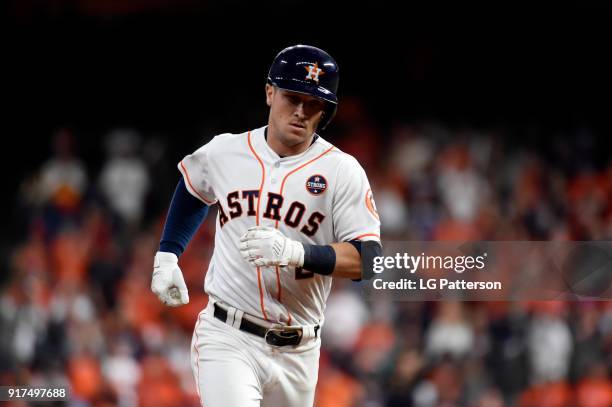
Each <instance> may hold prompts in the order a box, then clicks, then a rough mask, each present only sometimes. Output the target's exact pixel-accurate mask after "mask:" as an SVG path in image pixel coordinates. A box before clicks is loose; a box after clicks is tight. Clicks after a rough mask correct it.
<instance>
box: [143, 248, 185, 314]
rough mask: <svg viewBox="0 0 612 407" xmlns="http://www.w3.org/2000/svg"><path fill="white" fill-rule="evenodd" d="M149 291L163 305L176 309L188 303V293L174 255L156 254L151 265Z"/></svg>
mask: <svg viewBox="0 0 612 407" xmlns="http://www.w3.org/2000/svg"><path fill="white" fill-rule="evenodd" d="M151 291H153V293H154V294H155V295H157V298H159V300H160V301H161V302H163V303H164V304H166V305H168V306H170V307H178V306H181V305H184V304H187V303H188V302H189V293H188V292H187V286H186V285H185V280H184V279H183V273H182V272H181V269H180V268H179V266H178V257H176V255H175V254H174V253H167V252H157V253H156V254H155V261H154V263H153V279H152V281H151Z"/></svg>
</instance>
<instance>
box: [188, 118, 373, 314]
mask: <svg viewBox="0 0 612 407" xmlns="http://www.w3.org/2000/svg"><path fill="white" fill-rule="evenodd" d="M264 130H265V127H262V128H259V129H256V130H252V131H249V132H246V133H242V134H221V135H218V136H216V137H214V138H213V139H212V140H211V141H210V142H209V143H207V144H206V145H204V146H202V147H201V148H199V149H198V150H196V151H195V152H194V153H193V154H190V155H188V156H186V157H185V158H184V159H183V160H182V161H181V162H180V163H179V164H178V168H179V170H180V171H181V173H182V174H183V177H184V180H185V184H186V185H187V189H188V190H189V192H190V193H191V194H192V195H193V196H195V197H197V198H198V199H200V200H201V201H203V202H205V203H206V204H208V205H212V204H214V203H217V204H218V209H219V210H218V214H217V221H216V234H215V248H214V252H213V256H212V259H211V261H210V266H209V268H208V272H207V274H206V279H205V290H206V292H207V293H208V294H209V295H212V296H213V297H214V298H216V299H218V300H221V301H224V302H226V303H227V304H229V305H231V306H234V307H236V308H238V309H241V310H243V311H244V312H247V313H249V314H252V315H255V316H259V317H260V318H264V319H267V320H269V321H272V322H280V323H283V324H287V325H314V324H317V323H320V324H322V322H323V311H324V309H325V301H326V299H327V296H328V295H329V292H330V289H331V281H332V278H331V277H329V276H323V275H319V274H314V273H311V272H308V271H307V270H303V269H301V268H294V267H253V266H251V265H249V264H248V263H247V262H246V261H245V260H244V259H243V258H242V256H241V255H240V250H239V244H240V242H239V240H240V236H242V235H243V234H244V233H245V232H246V230H247V229H248V228H249V227H251V226H255V225H261V226H271V227H276V228H278V229H279V230H280V231H281V232H282V233H283V234H284V235H285V236H287V237H289V238H291V239H294V240H297V241H300V242H303V243H310V244H318V245H324V244H330V243H335V242H345V241H349V240H377V241H378V240H380V222H379V219H378V213H377V212H376V206H375V204H374V200H373V198H372V191H371V190H370V185H369V182H368V179H367V177H366V174H365V171H364V170H363V168H362V167H361V166H360V165H359V163H358V162H357V160H356V159H355V158H353V157H352V156H350V155H348V154H346V153H343V152H342V151H340V150H339V149H338V148H336V147H334V146H333V145H332V144H330V143H329V142H327V141H325V140H324V139H322V138H321V137H318V138H316V141H315V142H314V143H313V144H312V145H311V146H310V147H309V148H308V149H307V150H306V151H304V152H303V153H301V154H299V155H294V156H289V157H283V158H281V157H280V156H279V155H278V154H276V153H275V152H274V151H273V150H272V149H271V148H270V147H269V146H268V143H267V141H266V140H265V135H264Z"/></svg>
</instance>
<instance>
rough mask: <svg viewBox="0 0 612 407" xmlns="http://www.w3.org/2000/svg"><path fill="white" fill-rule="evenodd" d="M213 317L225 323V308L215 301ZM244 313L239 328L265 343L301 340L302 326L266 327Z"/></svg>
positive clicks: (290, 342)
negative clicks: (263, 340) (251, 319)
mask: <svg viewBox="0 0 612 407" xmlns="http://www.w3.org/2000/svg"><path fill="white" fill-rule="evenodd" d="M214 306H215V312H214V315H215V318H217V319H219V320H221V321H222V322H225V323H227V310H226V309H224V308H222V307H221V305H219V304H217V303H215V304H214ZM245 316H246V314H245V315H244V316H243V317H242V320H241V321H240V330H241V331H244V332H248V333H250V334H252V335H257V336H259V337H260V338H264V339H265V340H266V343H268V344H269V345H274V346H289V345H293V346H295V345H299V343H300V341H301V340H302V333H303V331H302V328H299V327H279V328H274V327H272V328H268V327H265V326H263V325H259V324H257V323H255V322H253V321H250V320H249V319H247V318H245ZM314 330H315V336H316V335H318V332H319V325H317V326H315V328H314Z"/></svg>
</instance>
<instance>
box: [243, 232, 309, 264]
mask: <svg viewBox="0 0 612 407" xmlns="http://www.w3.org/2000/svg"><path fill="white" fill-rule="evenodd" d="M240 254H242V257H243V258H244V259H245V260H246V261H248V262H249V263H250V264H251V265H252V266H293V267H301V266H303V265H304V246H303V245H302V243H300V242H296V241H295V240H292V239H289V238H288V237H286V236H285V235H283V234H282V233H281V232H280V231H279V230H278V229H275V228H271V227H269V226H253V227H251V228H249V229H248V230H247V232H246V233H245V234H244V235H242V236H241V237H240Z"/></svg>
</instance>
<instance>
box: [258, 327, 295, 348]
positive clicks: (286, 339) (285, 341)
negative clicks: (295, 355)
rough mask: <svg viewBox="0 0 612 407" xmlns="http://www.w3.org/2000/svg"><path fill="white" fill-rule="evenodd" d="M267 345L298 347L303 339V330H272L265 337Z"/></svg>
mask: <svg viewBox="0 0 612 407" xmlns="http://www.w3.org/2000/svg"><path fill="white" fill-rule="evenodd" d="M264 339H265V340H266V343H267V344H268V345H272V346H286V345H297V344H299V343H300V340H301V339H302V330H301V329H299V328H296V329H287V328H270V329H268V330H267V331H266V335H265V337H264Z"/></svg>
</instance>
